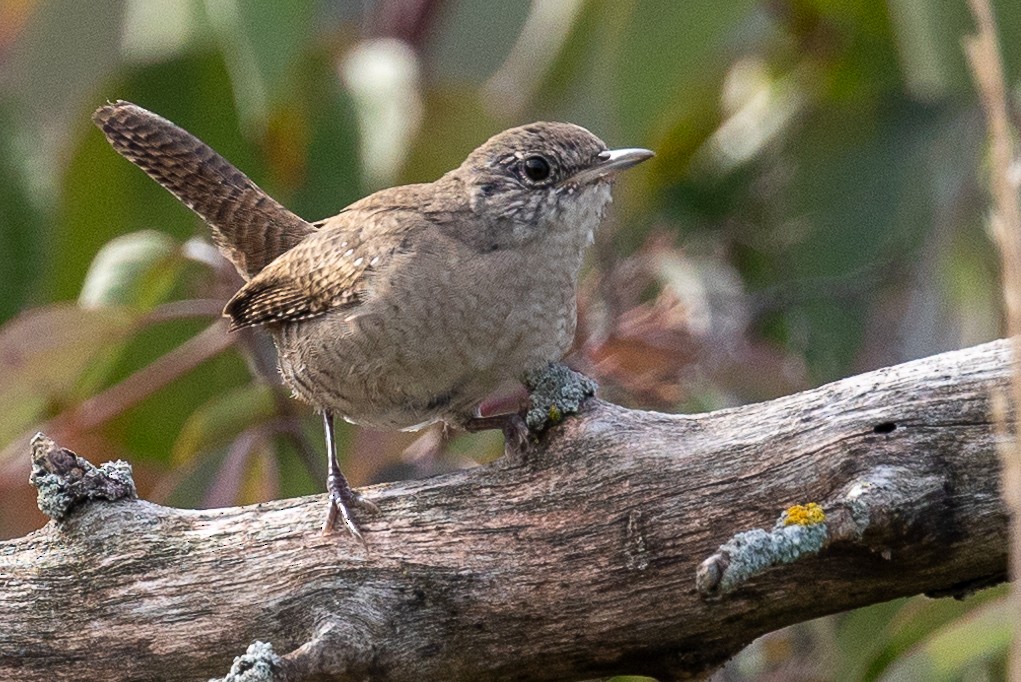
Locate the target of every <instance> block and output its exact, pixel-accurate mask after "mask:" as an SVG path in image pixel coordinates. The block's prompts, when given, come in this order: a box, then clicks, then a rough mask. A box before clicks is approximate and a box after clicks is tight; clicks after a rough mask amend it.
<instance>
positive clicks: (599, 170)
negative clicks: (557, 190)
mask: <svg viewBox="0 0 1021 682" xmlns="http://www.w3.org/2000/svg"><path fill="white" fill-rule="evenodd" d="M653 156H655V154H654V153H652V152H651V151H650V150H648V149H640V148H631V149H608V150H607V151H605V152H600V154H599V156H597V157H596V162H595V163H593V164H592V165H591V166H590V167H588V168H586V169H584V170H581V171H578V172H577V173H575V174H574V175H572V176H571V177H570V178H568V182H570V183H571V184H574V185H584V184H586V183H589V182H593V181H595V180H599V179H600V178H605V177H607V176H609V175H614V174H615V173H617V172H619V171H622V170H625V169H627V168H631V166H636V165H638V164H640V163H641V162H642V161H645V160H647V159H651V158H652V157H653Z"/></svg>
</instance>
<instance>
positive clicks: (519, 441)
mask: <svg viewBox="0 0 1021 682" xmlns="http://www.w3.org/2000/svg"><path fill="white" fill-rule="evenodd" d="M461 426H462V427H463V428H464V430H465V431H467V432H468V433H477V432H479V431H488V430H490V429H500V430H501V431H503V440H504V444H505V447H506V449H507V451H508V453H520V452H524V451H525V450H527V449H528V425H527V424H525V419H524V417H522V416H521V415H520V414H518V413H517V412H508V413H506V414H494V415H492V416H489V417H469V418H468V419H466V420H464V422H463V423H462V424H461Z"/></svg>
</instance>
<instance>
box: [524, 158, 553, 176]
mask: <svg viewBox="0 0 1021 682" xmlns="http://www.w3.org/2000/svg"><path fill="white" fill-rule="evenodd" d="M522 165H523V166H524V168H525V175H527V176H528V179H529V180H531V181H532V182H542V181H543V180H545V179H546V178H548V177H549V174H550V167H549V161H547V160H546V159H544V158H542V157H541V156H539V155H535V156H529V157H527V158H526V159H525V160H524V161H522Z"/></svg>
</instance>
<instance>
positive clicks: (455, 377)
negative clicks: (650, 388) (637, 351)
mask: <svg viewBox="0 0 1021 682" xmlns="http://www.w3.org/2000/svg"><path fill="white" fill-rule="evenodd" d="M534 284H535V283H534V282H533V283H532V286H530V287H524V288H523V290H522V291H521V292H507V291H504V292H503V294H505V295H502V296H498V297H492V298H488V299H487V298H486V297H485V296H484V295H480V294H479V293H478V291H473V290H471V289H470V288H469V289H464V288H462V289H461V293H460V294H459V295H458V296H457V297H446V298H442V297H424V298H423V299H422V300H420V301H419V302H418V304H416V311H417V312H416V314H414V315H408V314H407V313H406V311H402V310H401V303H400V301H401V300H404V301H405V302H407V299H401V298H399V297H395V298H393V299H391V301H393V302H390V303H388V304H387V307H386V308H385V309H382V308H380V307H379V303H377V306H376V307H375V309H373V307H372V306H368V309H367V310H365V311H363V313H362V314H361V315H359V316H356V317H355V318H353V319H352V320H351V321H350V322H348V323H344V322H343V319H344V315H345V312H344V311H337V312H335V313H330V314H327V315H325V316H323V317H321V318H316V319H313V320H308V321H304V322H301V323H298V324H296V325H289V326H287V327H284V328H282V329H280V330H278V331H277V332H276V333H275V340H276V342H277V348H278V353H279V362H280V372H281V375H282V377H283V379H284V382H285V383H286V384H287V385H288V386H290V387H291V389H292V390H293V392H294V393H295V395H296V396H297V397H298V398H300V399H302V400H304V401H305V402H308V403H311V404H312V405H313V406H315V407H316V408H317V409H320V410H323V409H327V410H331V411H333V412H334V413H336V414H338V415H341V416H343V417H345V418H347V419H348V420H350V421H353V422H355V423H358V424H362V425H365V426H370V427H374V428H383V429H408V428H415V427H420V426H424V425H426V424H429V423H432V422H434V421H437V420H441V419H444V420H450V419H457V418H459V417H462V416H465V415H467V414H468V413H470V412H471V411H472V409H473V408H474V406H475V405H477V404H478V403H479V402H480V401H482V400H483V399H484V398H486V397H487V396H488V395H490V394H491V393H493V392H494V391H495V390H496V389H497V388H499V386H500V385H501V384H502V383H504V382H506V381H508V380H514V379H519V378H520V377H521V376H522V375H523V374H524V373H525V372H527V371H529V370H532V369H536V368H538V367H541V366H543V365H544V364H546V363H548V362H550V361H553V360H557V359H559V358H560V357H562V355H563V353H564V352H565V351H566V349H567V347H568V346H569V345H570V343H571V340H572V338H573V335H574V327H575V300H574V289H573V287H572V286H567V287H566V288H563V289H560V288H558V289H555V290H553V291H552V292H551V291H548V290H547V291H544V290H543V288H542V287H538V288H537V287H535V285H534ZM507 293H512V295H511V296H507V295H506V294H507ZM346 314H350V313H349V312H348V313H346Z"/></svg>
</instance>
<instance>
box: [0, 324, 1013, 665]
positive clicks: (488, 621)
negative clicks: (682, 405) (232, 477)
mask: <svg viewBox="0 0 1021 682" xmlns="http://www.w3.org/2000/svg"><path fill="white" fill-rule="evenodd" d="M1010 369H1011V362H1010V351H1009V347H1008V345H1007V344H1006V343H1005V342H995V343H991V344H986V345H983V346H978V347H975V348H970V349H966V350H962V351H957V352H953V353H947V354H944V355H939V356H935V357H931V358H926V359H924V360H919V361H916V362H911V363H907V364H904V365H899V366H896V367H891V368H887V369H882V370H879V371H876V372H871V373H868V374H864V375H861V376H857V377H852V378H849V379H846V380H843V381H839V382H837V383H834V384H830V385H827V386H823V387H821V388H819V389H815V390H811V391H806V392H804V393H800V394H797V395H792V396H789V397H785V398H781V399H779V400H774V401H771V402H766V403H761V404H756V405H749V406H745V407H741V408H737V409H728V410H720V411H717V412H713V413H709V414H701V415H689V416H681V415H666V414H657V413H652V412H641V411H634V410H627V409H624V408H621V407H618V406H615V405H612V404H608V403H605V402H601V401H598V400H591V401H589V402H588V403H586V404H585V406H584V407H583V409H582V412H581V414H579V415H578V416H575V417H572V418H569V419H567V420H566V421H565V422H564V423H563V424H561V425H560V426H557V427H555V428H552V429H550V430H549V431H548V432H546V434H544V435H543V436H542V438H541V439H540V442H539V443H538V444H537V445H536V446H535V447H534V448H533V449H532V451H531V452H529V453H528V454H527V455H525V456H523V457H514V458H504V459H502V460H500V461H498V462H496V463H494V464H492V465H488V466H482V467H478V468H475V469H471V470H466V471H460V472H456V473H453V474H448V475H444V476H438V477H434V478H430V479H426V480H419V481H402V482H399V483H392V484H387V485H380V486H374V487H372V488H367V489H364V490H363V492H364V494H365V495H366V496H367V497H368V498H369V499H370V500H372V501H373V502H375V503H376V504H377V505H379V507H380V508H381V510H382V511H381V514H380V515H378V516H375V517H372V518H368V517H365V516H362V517H361V525H362V528H363V530H364V532H365V540H366V545H364V546H362V545H360V544H358V543H357V542H355V541H354V540H352V539H351V538H350V537H347V536H346V535H342V534H335V535H329V536H324V535H322V534H321V533H320V532H319V523H320V522H321V520H322V513H323V508H324V504H325V497H324V496H322V495H319V496H313V497H306V498H300V499H291V500H281V501H277V502H272V503H268V504H260V505H254V506H250V507H244V508H232V509H217V510H209V511H192V510H182V509H171V508H167V507H161V506H158V505H155V504H152V503H149V502H145V501H141V500H137V499H132V498H131V496H130V494H128V495H127V497H124V498H122V499H118V500H115V501H108V500H93V501H86V502H78V503H77V506H76V507H75V508H74V509H73V510H71V511H70V512H69V513H68V514H67V515H66V516H65V517H64V518H63V519H62V520H61V521H59V522H57V521H51V522H50V523H49V524H48V525H47V526H46V527H45V528H43V529H42V530H40V531H38V532H35V533H32V534H31V535H29V536H26V537H23V538H19V539H15V540H11V541H7V542H0V679H19V680H63V679H104V680H129V679H165V680H197V679H205V678H208V677H210V676H214V675H223V674H226V672H227V670H228V669H229V668H230V665H231V660H232V659H233V658H234V657H235V656H237V655H239V654H241V653H242V652H244V651H245V649H246V647H248V646H249V645H250V644H251V643H252V642H254V641H261V642H265V643H268V644H269V645H271V647H268V646H263V647H261V648H260V647H253V649H252V651H251V652H250V653H251V655H252V658H251V659H245V660H244V661H241V662H240V663H239V665H238V668H239V669H241V668H245V667H246V666H248V665H249V664H251V663H253V662H254V663H258V664H261V666H262V667H261V668H260V667H259V666H258V665H256V666H255V667H252V668H250V669H249V670H248V673H247V674H248V676H249V677H248V678H246V679H252V678H255V677H258V675H259V674H261V675H263V677H261V678H259V679H280V680H284V679H286V680H299V679H331V680H334V679H335V680H364V679H373V680H424V679H434V680H478V679H493V680H512V679H529V680H582V679H590V678H594V677H600V676H606V675H611V674H616V673H635V674H646V675H652V676H656V677H660V678H662V679H674V678H677V677H682V676H689V675H697V674H703V673H706V672H707V671H710V670H712V669H714V668H715V667H717V666H719V665H720V664H721V663H722V662H723V661H725V660H726V659H727V658H729V657H730V656H732V655H733V654H734V653H736V652H737V651H738V650H740V649H741V647H743V646H744V645H746V644H747V643H749V642H750V641H752V640H753V639H754V638H755V637H757V636H759V635H761V634H763V633H766V632H768V631H771V630H775V629H777V628H780V627H783V626H785V625H789V624H791V623H796V622H800V621H804V620H807V619H810V618H815V617H818V616H822V615H825V614H829V613H835V612H838V611H844V610H847V609H852V608H855V607H859V606H864V605H867V604H872V603H876V602H880V601H885V600H889V599H893V598H895V597H900V596H905V595H913V594H919V593H928V594H932V595H964V594H967V593H968V592H969V591H972V590H974V589H977V588H979V587H982V586H986V585H990V584H994V583H996V582H998V581H1002V580H1004V579H1005V578H1006V571H1007V523H1008V518H1007V512H1006V510H1005V507H1004V505H1003V503H1002V502H1001V499H1000V495H999V481H998V473H999V462H998V458H997V452H996V440H997V435H996V434H997V429H996V428H995V425H994V419H993V418H992V416H991V407H990V406H991V403H990V395H991V393H993V392H996V391H1002V390H1004V389H1005V388H1006V386H1007V383H1008V380H1009V372H1010ZM38 449H41V450H42V452H39V453H37V454H38V455H39V458H40V462H42V463H43V464H44V465H45V466H47V467H48V471H49V473H50V474H51V475H57V476H59V475H68V473H67V471H68V470H69V469H74V471H77V469H76V468H75V466H77V465H74V466H71V465H69V466H63V467H61V466H60V462H61V461H64V460H67V458H68V456H67V455H66V451H65V452H64V453H63V454H61V451H60V450H59V449H56V448H55V447H54V446H47V445H46V444H45V441H42V442H41V445H40V446H39V448H38ZM90 454H92V455H96V454H99V453H90ZM61 457H63V459H61ZM54 461H56V464H54ZM67 461H70V460H67ZM46 462H49V464H48V465H47V464H45V463H46ZM65 463H66V462H65ZM78 478H83V477H82V476H80V475H79V476H78ZM84 478H88V475H86V476H84ZM104 489H109V486H106V488H104ZM809 502H816V503H818V504H819V505H821V507H822V510H823V511H824V512H825V516H826V518H825V522H824V523H820V522H819V521H820V519H819V518H816V519H815V520H814V521H809V522H806V523H807V525H799V524H789V521H790V520H791V519H793V518H794V516H793V514H794V511H792V512H791V513H789V514H787V515H786V516H785V517H784V519H787V521H788V524H789V525H786V524H785V523H784V522H783V521H781V522H780V524H779V525H778V526H777V527H776V528H774V529H773V530H772V531H770V530H769V529H770V528H773V526H774V522H775V521H776V519H777V517H778V516H780V515H781V513H782V512H783V511H784V510H785V509H787V508H788V507H791V506H792V505H803V504H806V503H809ZM754 529H765V532H763V531H759V532H758V533H749V531H754ZM802 532H805V533H806V534H807V535H806V536H805V537H803V538H799V537H797V534H798V533H802ZM809 536H810V537H809ZM791 538H793V540H792V539H791ZM752 540H755V541H754V542H753V541H752ZM259 671H261V672H259ZM241 677H242V676H241V675H235V676H234V677H233V678H232V679H241Z"/></svg>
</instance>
